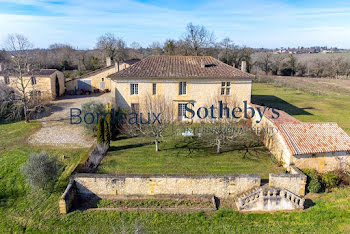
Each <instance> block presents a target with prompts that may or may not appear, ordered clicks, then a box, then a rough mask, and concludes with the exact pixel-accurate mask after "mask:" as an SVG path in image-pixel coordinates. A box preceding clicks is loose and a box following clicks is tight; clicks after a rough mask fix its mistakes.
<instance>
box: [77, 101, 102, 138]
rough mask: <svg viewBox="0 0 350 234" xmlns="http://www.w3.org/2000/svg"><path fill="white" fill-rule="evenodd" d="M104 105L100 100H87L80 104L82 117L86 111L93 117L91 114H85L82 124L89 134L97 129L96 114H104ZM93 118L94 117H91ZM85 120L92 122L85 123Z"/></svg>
mask: <svg viewBox="0 0 350 234" xmlns="http://www.w3.org/2000/svg"><path fill="white" fill-rule="evenodd" d="M105 111H106V110H105V106H104V105H103V104H102V103H101V102H96V101H91V102H87V103H84V104H83V105H82V106H81V112H82V114H81V117H82V118H84V116H85V114H86V113H92V114H93V116H94V117H92V116H91V115H87V116H86V121H83V125H84V127H85V129H86V130H87V132H89V133H91V134H94V135H95V134H96V130H97V122H98V119H95V118H96V116H97V114H99V113H101V114H104V113H105ZM92 118H94V119H92ZM86 122H88V123H90V122H93V123H92V124H86Z"/></svg>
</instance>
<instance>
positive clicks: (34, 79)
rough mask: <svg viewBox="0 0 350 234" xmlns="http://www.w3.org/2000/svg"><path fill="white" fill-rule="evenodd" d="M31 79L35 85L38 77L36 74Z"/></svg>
mask: <svg viewBox="0 0 350 234" xmlns="http://www.w3.org/2000/svg"><path fill="white" fill-rule="evenodd" d="M31 80H32V85H35V84H36V78H35V77H34V76H32V77H31Z"/></svg>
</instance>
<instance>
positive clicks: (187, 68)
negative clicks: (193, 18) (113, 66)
mask: <svg viewBox="0 0 350 234" xmlns="http://www.w3.org/2000/svg"><path fill="white" fill-rule="evenodd" d="M202 63H204V64H205V67H202V66H201V64H202ZM109 77H110V78H243V79H247V78H248V79H252V78H254V75H251V74H249V73H246V72H243V71H241V70H239V69H236V68H234V67H232V66H229V65H227V64H225V63H223V62H221V61H219V60H217V59H215V58H213V57H211V56H148V57H147V58H145V59H143V60H141V61H140V62H137V63H135V64H134V65H133V66H130V67H128V68H126V69H124V70H121V71H120V72H118V73H115V74H112V75H110V76H109Z"/></svg>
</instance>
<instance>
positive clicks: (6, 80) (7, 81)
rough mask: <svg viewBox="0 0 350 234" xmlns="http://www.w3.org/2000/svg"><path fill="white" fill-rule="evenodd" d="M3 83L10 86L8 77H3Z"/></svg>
mask: <svg viewBox="0 0 350 234" xmlns="http://www.w3.org/2000/svg"><path fill="white" fill-rule="evenodd" d="M4 81H5V84H10V77H8V76H5V77H4Z"/></svg>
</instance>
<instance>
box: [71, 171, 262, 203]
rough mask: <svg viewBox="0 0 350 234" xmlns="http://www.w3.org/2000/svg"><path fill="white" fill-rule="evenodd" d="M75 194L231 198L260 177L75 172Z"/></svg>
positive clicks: (258, 183) (246, 175)
mask: <svg viewBox="0 0 350 234" xmlns="http://www.w3.org/2000/svg"><path fill="white" fill-rule="evenodd" d="M74 180H75V185H76V188H77V193H78V195H79V196H82V197H89V196H98V197H101V198H104V197H112V198H113V196H114V197H115V196H128V195H139V196H149V195H215V196H217V197H220V198H228V197H233V196H235V195H237V194H239V193H242V192H244V191H247V190H249V189H252V188H254V187H257V186H260V181H261V179H260V176H259V175H253V174H252V175H250V174H241V175H200V176H189V175H152V176H143V175H101V174H77V175H76V176H75V177H74Z"/></svg>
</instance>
